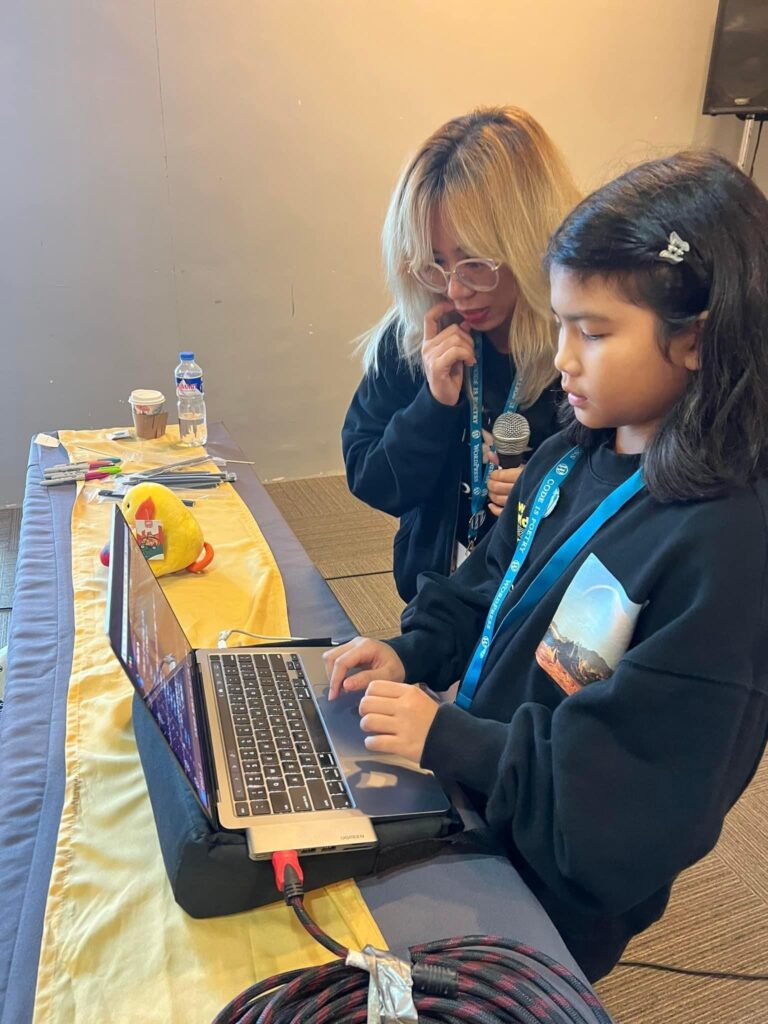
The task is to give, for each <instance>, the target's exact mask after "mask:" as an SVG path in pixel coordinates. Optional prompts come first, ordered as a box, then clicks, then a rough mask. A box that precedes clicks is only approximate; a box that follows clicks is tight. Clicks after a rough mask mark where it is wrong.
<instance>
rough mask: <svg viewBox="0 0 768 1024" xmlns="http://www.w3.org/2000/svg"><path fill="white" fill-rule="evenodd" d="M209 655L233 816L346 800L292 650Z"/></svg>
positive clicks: (313, 807) (344, 803) (323, 808)
mask: <svg viewBox="0 0 768 1024" xmlns="http://www.w3.org/2000/svg"><path fill="white" fill-rule="evenodd" d="M209 660H210V665H211V673H212V676H213V684H214V689H215V691H216V701H217V704H218V709H219V720H220V722H221V726H222V733H223V739H224V748H225V753H226V757H227V764H228V767H229V781H230V785H231V787H232V795H233V797H234V809H235V814H236V815H237V817H238V818H246V817H250V816H252V815H262V814H291V813H294V812H301V811H327V810H331V809H333V808H340V807H351V806H352V801H351V800H350V798H349V794H348V793H347V789H346V786H345V784H344V780H343V777H342V775H341V772H340V771H339V766H338V764H337V763H336V758H335V756H334V754H333V751H332V750H331V745H330V743H329V742H328V737H327V735H326V732H325V726H324V725H323V723H322V720H321V718H320V715H319V714H318V711H317V707H316V705H315V702H314V700H313V698H312V694H311V691H310V684H309V682H308V681H307V678H306V676H305V675H304V670H303V668H302V667H301V663H300V662H299V657H298V655H297V654H287V655H283V654H212V655H210V659H209Z"/></svg>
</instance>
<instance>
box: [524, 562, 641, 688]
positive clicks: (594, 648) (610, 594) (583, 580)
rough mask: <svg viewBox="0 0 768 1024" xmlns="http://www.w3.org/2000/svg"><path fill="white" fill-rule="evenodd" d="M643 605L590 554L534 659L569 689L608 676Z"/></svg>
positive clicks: (622, 650)
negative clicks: (628, 594) (630, 597)
mask: <svg viewBox="0 0 768 1024" xmlns="http://www.w3.org/2000/svg"><path fill="white" fill-rule="evenodd" d="M641 609H642V605H639V604H635V602H634V601H630V599H629V598H628V597H627V592H626V591H625V590H624V587H622V585H621V583H619V581H618V580H617V579H616V577H615V576H614V575H613V574H612V573H610V572H609V571H608V570H607V569H606V567H605V566H604V565H603V563H602V562H601V561H600V559H599V558H598V557H597V556H596V555H594V554H591V555H590V556H589V557H588V558H587V560H586V561H585V562H584V564H583V565H582V567H581V568H580V569H579V571H578V572H577V573H576V575H575V576H574V577H573V580H572V581H571V584H570V586H569V587H568V589H567V590H566V592H565V593H564V594H563V599H562V601H561V602H560V604H559V606H558V609H557V611H556V612H555V617H554V619H553V620H552V622H551V623H550V625H549V628H548V629H547V631H546V633H545V634H544V637H543V639H542V641H541V643H540V644H539V646H538V647H537V648H536V661H537V662H538V664H539V666H540V667H541V668H542V669H544V671H545V672H546V673H547V675H549V676H551V677H552V679H554V681H555V682H556V683H557V685H558V686H559V687H560V688H561V689H562V690H565V692H566V693H577V692H578V691H579V690H580V689H581V688H582V687H584V686H587V685H588V684H589V683H595V682H598V681H599V680H603V679H608V678H609V676H611V675H613V672H614V670H615V668H616V666H617V665H618V663H619V661H620V659H621V657H622V656H623V654H624V653H625V651H626V650H627V648H628V647H629V644H630V641H631V639H632V634H633V632H634V629H635V623H636V622H637V616H638V615H639V614H640V611H641Z"/></svg>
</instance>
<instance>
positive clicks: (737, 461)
mask: <svg viewBox="0 0 768 1024" xmlns="http://www.w3.org/2000/svg"><path fill="white" fill-rule="evenodd" d="M673 231H675V232H676V233H677V234H678V235H679V236H680V238H681V239H684V240H685V241H686V242H688V243H689V245H690V251H689V252H686V253H685V255H684V258H683V260H682V262H680V263H670V262H667V261H666V260H663V259H660V258H659V253H660V252H661V251H662V250H663V249H666V248H667V244H668V241H669V237H670V234H671V232H673ZM545 265H546V266H547V267H548V268H549V267H552V266H558V267H564V268H567V269H568V270H569V271H572V272H573V273H575V274H577V275H578V276H579V277H580V278H582V279H586V278H589V277H593V276H595V275H598V276H600V277H604V278H606V279H607V280H609V281H610V282H611V283H612V284H614V285H615V286H616V287H618V289H619V290H620V292H621V294H622V295H623V296H624V297H625V298H626V299H627V300H628V301H630V302H633V303H635V304H637V305H638V306H644V307H647V308H648V309H650V310H652V311H653V312H654V313H655V314H656V316H657V317H658V318H659V323H660V331H659V345H660V347H661V349H662V352H664V353H665V354H666V353H667V352H668V350H669V344H670V341H671V339H672V338H673V337H674V336H675V334H676V333H678V332H680V331H681V330H684V329H685V328H687V327H690V326H691V324H693V323H694V322H695V321H696V319H697V318H698V317H699V316H700V315H701V314H702V313H704V312H705V311H706V312H707V316H706V319H705V320H704V321H703V323H702V325H701V327H700V334H699V362H700V369H699V370H698V372H696V373H692V374H691V378H690V383H689V386H688V388H687V389H686V391H685V393H684V394H683V395H682V396H681V397H680V398H679V399H678V401H677V402H676V403H675V405H674V406H673V408H672V409H671V410H670V412H669V413H668V415H667V417H666V418H665V420H664V422H663V424H662V426H661V428H660V429H659V431H658V433H657V434H656V436H655V437H654V439H653V440H652V442H651V443H650V444H649V445H648V447H647V449H646V450H645V452H644V454H643V467H644V473H645V479H646V483H647V486H648V489H649V491H650V492H651V493H652V494H653V496H654V497H655V498H657V499H658V500H659V501H680V500H689V499H695V498H705V497H712V496H714V495H716V494H719V493H722V492H723V491H724V490H726V489H727V488H728V487H729V486H730V485H733V484H743V483H746V482H747V481H749V480H754V479H755V478H756V477H758V476H763V475H768V199H766V197H765V196H764V195H763V193H762V192H761V191H760V189H759V188H758V187H757V186H756V185H755V184H754V183H753V182H752V181H750V179H749V178H748V177H747V176H746V175H745V174H742V172H741V171H739V170H738V169H737V168H736V167H735V166H734V165H733V164H732V163H730V162H729V161H728V160H726V159H725V158H724V157H722V156H719V155H718V154H716V153H710V152H687V153H678V154H677V155H676V156H672V157H669V158H667V159H664V160H654V161H652V162H651V163H647V164H642V165H641V166H640V167H636V168H634V169H633V170H631V171H629V172H628V173H626V174H623V175H622V176H621V177H620V178H616V179H615V181H612V182H610V183H609V184H608V185H605V186H604V187H603V188H601V189H598V191H597V192H593V193H592V195H590V196H587V198H586V199H585V200H583V202H581V203H580V204H579V205H578V206H577V207H576V208H575V209H574V210H573V212H572V213H571V214H569V216H568V217H567V218H566V219H565V220H564V221H563V223H562V224H561V225H560V227H559V228H558V229H557V231H556V232H555V234H554V235H553V236H552V238H551V240H550V243H549V248H548V250H547V254H546V257H545ZM564 422H565V424H566V426H567V428H568V432H569V435H570V437H571V440H572V441H573V442H574V443H576V444H580V445H582V446H584V447H586V448H592V447H595V446H596V445H598V444H600V443H601V442H602V441H603V440H604V438H605V434H606V432H605V431H595V430H590V429H588V428H586V427H583V426H582V425H581V424H580V423H579V422H578V420H577V419H576V417H575V415H574V412H573V410H572V409H570V408H566V410H565V411H564Z"/></svg>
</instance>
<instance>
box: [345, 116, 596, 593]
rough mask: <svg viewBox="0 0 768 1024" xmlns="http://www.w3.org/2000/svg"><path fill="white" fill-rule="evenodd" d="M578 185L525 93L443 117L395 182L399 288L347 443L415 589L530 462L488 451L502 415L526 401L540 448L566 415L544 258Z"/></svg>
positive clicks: (479, 529) (354, 482)
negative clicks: (527, 107) (511, 462)
mask: <svg viewBox="0 0 768 1024" xmlns="http://www.w3.org/2000/svg"><path fill="white" fill-rule="evenodd" d="M576 199H577V196H576V190H575V188H574V186H573V183H572V182H571V179H570V176H569V174H568V172H567V171H566V169H565V166H564V164H563V162H562V159H561V158H560V155H559V154H558V152H557V150H556V149H555V147H554V145H553V144H552V142H551V141H550V139H549V138H548V137H547V135H546V134H545V132H544V131H543V130H542V128H541V127H540V126H539V125H538V124H537V123H536V121H534V119H533V118H532V117H531V116H530V115H529V114H526V113H525V111H523V110H518V109H517V108H516V107H492V108H486V109H482V110H476V111H474V112H473V113H471V114H468V115H467V116H466V117H459V118H456V119H455V120H453V121H449V122H448V123H447V124H445V125H443V127H442V128H440V129H438V130H437V131H436V132H435V133H434V135H432V136H431V137H430V138H429V139H427V141H426V142H425V143H424V145H423V146H422V147H421V149H420V150H419V152H418V153H417V154H416V156H415V157H414V158H413V160H412V161H411V163H410V164H409V166H408V167H407V169H406V171H405V173H404V174H403V176H402V178H401V180H400V182H399V184H398V186H397V188H396V189H395V192H394V195H393V197H392V201H391V204H390V208H389V213H388V215H387V220H386V224H385V226H384V233H383V245H384V259H385V264H386V269H387V278H388V282H389V286H390V289H391V291H392V294H393V296H394V300H395V301H394V305H393V307H392V309H390V311H389V312H388V313H387V314H386V316H385V317H384V318H383V319H382V320H381V322H380V323H379V324H377V325H376V326H375V327H374V328H373V329H372V330H371V331H370V332H368V334H367V335H366V336H365V338H364V342H365V367H366V373H365V376H364V377H363V380H362V382H361V384H360V386H359V387H358V389H357V392H356V394H355V396H354V398H353V400H352V404H351V406H350V409H349V411H348V413H347V417H346V420H345V422H344V427H343V430H342V446H343V449H344V460H345V464H346V469H347V479H348V481H349V486H350V489H351V491H352V493H353V494H355V495H357V497H358V498H360V499H361V500H362V501H365V502H367V503H368V504H369V505H372V506H373V507H374V508H378V509H381V510H382V511H384V512H388V513H390V514H391V515H395V516H400V517H401V520H400V529H399V531H398V534H397V536H396V538H395V549H394V574H395V582H396V584H397V588H398V590H399V592H400V594H401V595H402V597H404V598H405V599H406V600H409V599H410V598H411V597H413V595H414V594H415V593H416V576H417V575H418V573H420V572H423V571H426V570H433V571H435V572H441V573H448V572H450V570H451V567H452V565H453V564H455V563H456V561H457V559H458V558H459V557H460V555H463V553H464V552H465V550H466V548H467V547H472V546H474V544H476V543H477V542H478V541H479V540H480V539H481V538H482V537H483V536H484V535H485V533H487V532H488V530H489V529H490V527H491V524H492V523H494V522H495V517H496V516H497V515H498V514H499V513H500V512H501V508H502V506H503V505H504V504H505V502H506V500H507V496H508V494H509V492H510V490H511V489H512V485H513V483H514V481H515V480H516V479H517V477H518V476H519V475H520V469H519V468H518V469H497V470H496V471H494V472H493V473H491V474H490V475H489V474H488V473H487V472H486V467H485V466H484V465H483V463H484V462H488V461H489V460H490V461H491V462H494V461H495V458H496V457H495V454H492V453H491V452H490V449H489V441H490V440H491V435H490V433H489V431H490V429H491V427H492V425H493V423H494V421H495V420H496V418H497V417H498V416H499V415H500V414H501V413H502V412H504V411H505V409H507V410H508V411H516V410H517V409H518V406H519V411H520V412H521V413H523V414H524V415H525V417H526V418H527V419H528V421H529V423H530V427H531V440H530V447H531V449H535V448H536V447H537V446H538V445H539V444H540V443H541V442H542V441H544V440H545V439H546V438H548V437H549V436H551V435H552V434H553V433H555V432H556V430H557V429H558V426H557V418H556V408H555V403H556V401H557V399H558V397H560V396H559V391H557V390H555V389H553V388H552V382H553V378H554V377H555V373H554V368H553V366H552V358H553V356H554V351H555V332H554V331H553V327H552V319H551V315H550V312H549V294H548V289H547V283H546V275H545V274H544V273H543V272H542V269H541V259H542V255H543V253H544V250H545V248H546V244H547V239H548V238H549V235H550V234H551V232H552V231H553V230H554V228H555V227H556V226H557V224H558V223H559V222H560V220H561V219H562V218H563V216H564V215H565V214H566V213H567V211H568V210H569V209H571V207H572V206H573V205H574V204H575V202H576ZM465 368H469V369H468V376H469V377H470V378H473V382H474V385H475V386H476V388H475V390H476V394H475V398H474V400H472V396H471V391H470V389H467V388H464V387H463V382H464V378H465ZM468 392H470V393H468ZM473 413H474V420H473ZM473 424H474V426H473ZM472 435H474V438H473V436H472ZM484 442H485V443H484ZM473 446H474V447H473ZM473 456H474V458H473ZM473 490H474V491H475V492H476V493H475V494H472V493H471V492H472V491H473ZM459 545H460V548H459Z"/></svg>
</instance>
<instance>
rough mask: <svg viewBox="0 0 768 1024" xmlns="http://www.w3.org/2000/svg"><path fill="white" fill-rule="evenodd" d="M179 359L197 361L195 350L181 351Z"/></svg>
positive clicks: (187, 361)
mask: <svg viewBox="0 0 768 1024" xmlns="http://www.w3.org/2000/svg"><path fill="white" fill-rule="evenodd" d="M179 359H180V360H181V361H182V363H193V362H194V361H195V353H194V352H179Z"/></svg>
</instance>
